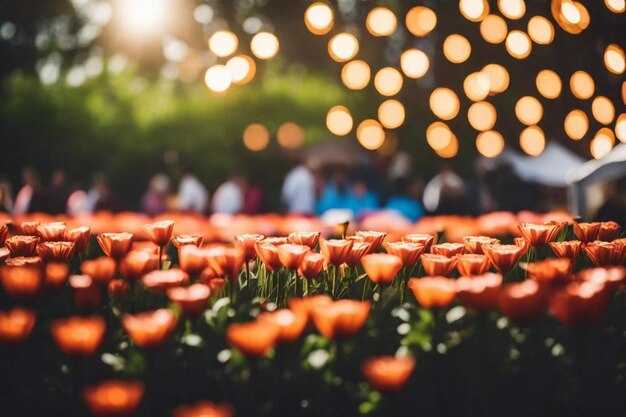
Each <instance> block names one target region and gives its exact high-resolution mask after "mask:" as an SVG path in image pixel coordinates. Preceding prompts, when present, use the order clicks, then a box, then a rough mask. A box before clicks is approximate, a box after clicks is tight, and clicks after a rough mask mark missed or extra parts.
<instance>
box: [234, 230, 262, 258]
mask: <svg viewBox="0 0 626 417" xmlns="http://www.w3.org/2000/svg"><path fill="white" fill-rule="evenodd" d="M263 239H265V236H263V235H237V236H235V247H238V248H239V250H241V252H242V253H243V257H244V261H246V262H249V261H252V260H253V259H254V258H256V256H257V255H256V250H255V248H254V247H255V244H256V242H260V241H262V240H263Z"/></svg>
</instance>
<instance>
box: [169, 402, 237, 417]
mask: <svg viewBox="0 0 626 417" xmlns="http://www.w3.org/2000/svg"><path fill="white" fill-rule="evenodd" d="M234 414H235V413H234V410H233V407H232V406H231V405H230V404H226V403H223V404H215V403H212V402H211V401H198V402H197V403H195V404H193V405H181V406H178V407H176V408H175V409H174V417H232V416H233V415H234Z"/></svg>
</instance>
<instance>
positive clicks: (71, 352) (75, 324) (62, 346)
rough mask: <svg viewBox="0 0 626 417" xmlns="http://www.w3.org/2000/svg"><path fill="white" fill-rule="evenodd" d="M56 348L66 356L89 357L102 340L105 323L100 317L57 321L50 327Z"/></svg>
mask: <svg viewBox="0 0 626 417" xmlns="http://www.w3.org/2000/svg"><path fill="white" fill-rule="evenodd" d="M50 331H51V333H52V337H53V339H54V342H55V343H56V345H57V347H58V348H59V350H60V351H61V352H63V353H64V354H65V355H68V356H91V355H93V354H94V353H95V352H96V350H98V347H99V346H100V344H101V343H102V339H104V332H105V331H106V322H105V321H104V319H103V318H102V317H100V316H92V317H80V316H74V317H69V318H67V319H57V320H54V321H53V322H52V324H51V325H50Z"/></svg>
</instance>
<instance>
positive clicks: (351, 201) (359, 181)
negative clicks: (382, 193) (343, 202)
mask: <svg viewBox="0 0 626 417" xmlns="http://www.w3.org/2000/svg"><path fill="white" fill-rule="evenodd" d="M348 206H349V208H350V209H351V210H352V211H353V212H354V215H355V216H356V218H357V219H358V218H360V217H362V216H364V215H366V214H367V213H368V212H370V211H374V210H376V209H378V208H379V207H380V205H379V204H378V198H376V195H375V194H374V193H373V192H372V191H370V189H369V187H368V186H367V183H366V182H365V180H364V179H363V178H356V179H355V180H354V182H353V183H352V186H351V189H350V193H349V195H348Z"/></svg>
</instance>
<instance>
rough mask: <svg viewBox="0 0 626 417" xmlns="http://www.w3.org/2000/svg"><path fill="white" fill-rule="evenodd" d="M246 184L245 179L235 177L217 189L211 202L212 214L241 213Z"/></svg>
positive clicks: (239, 176) (238, 176)
mask: <svg viewBox="0 0 626 417" xmlns="http://www.w3.org/2000/svg"><path fill="white" fill-rule="evenodd" d="M246 184H247V182H246V179H245V177H243V176H241V175H235V176H232V177H231V178H230V179H229V180H227V181H225V182H223V183H222V184H221V185H220V186H219V187H217V190H215V194H213V200H212V202H211V209H212V211H213V213H225V214H236V213H240V212H242V211H243V209H244V204H245V195H246Z"/></svg>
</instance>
